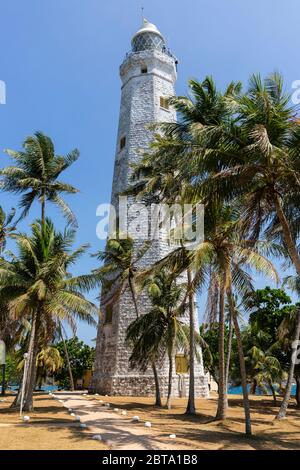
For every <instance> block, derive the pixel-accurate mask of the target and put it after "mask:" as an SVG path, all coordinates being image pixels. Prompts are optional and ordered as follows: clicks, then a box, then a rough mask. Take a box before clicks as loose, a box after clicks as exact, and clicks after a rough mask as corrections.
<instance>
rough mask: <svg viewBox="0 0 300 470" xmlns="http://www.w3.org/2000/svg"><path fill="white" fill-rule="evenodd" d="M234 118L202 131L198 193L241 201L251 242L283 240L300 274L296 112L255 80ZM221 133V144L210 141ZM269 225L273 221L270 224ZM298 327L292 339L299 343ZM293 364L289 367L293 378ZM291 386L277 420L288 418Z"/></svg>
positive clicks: (232, 103) (236, 102) (278, 89)
mask: <svg viewBox="0 0 300 470" xmlns="http://www.w3.org/2000/svg"><path fill="white" fill-rule="evenodd" d="M228 103H229V109H230V110H231V116H230V119H228V120H227V122H226V121H224V122H223V125H222V129H221V130H220V126H218V127H216V128H213V129H212V128H211V127H210V128H209V127H207V128H206V129H202V131H201V136H199V135H198V140H197V142H194V144H195V145H198V147H199V152H201V154H202V155H205V156H204V158H202V160H201V165H199V166H198V169H199V167H200V168H201V174H202V175H205V177H204V178H202V180H201V182H200V185H199V187H198V191H199V190H200V187H201V190H202V194H203V193H205V194H206V197H209V195H211V194H215V193H217V194H218V195H219V197H221V198H223V199H225V200H227V201H229V200H231V201H232V200H233V199H235V198H236V197H239V198H242V203H243V207H244V213H243V220H244V222H245V227H247V229H248V230H249V238H250V239H252V240H255V239H257V238H258V236H259V234H260V233H261V232H262V231H264V230H265V229H266V233H267V234H268V235H269V236H273V237H275V238H277V239H280V240H281V243H282V245H283V246H284V247H285V248H286V250H287V253H288V256H289V258H290V260H291V262H292V263H293V265H294V267H295V270H296V272H297V275H298V276H299V275H300V256H299V252H298V249H297V239H298V237H299V224H297V221H298V220H299V210H298V207H299V206H298V199H299V188H300V179H299V165H300V160H299V155H300V154H299V145H300V125H299V122H298V121H297V119H296V110H295V109H293V108H292V107H291V106H290V105H289V96H287V95H285V94H284V92H283V80H282V78H281V77H280V76H279V75H278V74H274V75H272V76H270V77H268V78H266V79H265V80H264V81H263V80H262V79H261V77H260V76H256V75H254V76H252V77H251V79H250V84H249V87H248V90H247V92H246V93H244V94H236V95H235V96H232V97H231V99H230V100H229V101H228ZM216 133H219V137H220V138H219V141H218V144H217V145H215V142H213V144H214V145H211V142H210V140H211V139H210V136H211V135H212V134H214V135H215V134H216ZM270 221H271V222H270ZM299 332H300V315H299V325H298V324H297V326H296V328H295V336H294V338H295V339H296V337H297V340H299ZM292 369H293V364H292V361H291V364H290V375H291V374H292ZM290 387H291V382H289V386H288V387H287V390H286V397H285V400H284V401H283V403H282V407H281V410H280V412H279V414H278V418H282V417H284V416H285V413H286V403H287V401H288V399H289V395H290V391H291V390H290Z"/></svg>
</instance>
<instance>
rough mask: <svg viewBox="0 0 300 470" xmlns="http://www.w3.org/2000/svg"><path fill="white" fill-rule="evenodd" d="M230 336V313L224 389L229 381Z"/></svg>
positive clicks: (231, 322)
mask: <svg viewBox="0 0 300 470" xmlns="http://www.w3.org/2000/svg"><path fill="white" fill-rule="evenodd" d="M232 336H233V321H232V318H231V315H229V332H228V348H227V358H226V372H225V376H226V390H228V382H229V370H230V359H231V351H232Z"/></svg>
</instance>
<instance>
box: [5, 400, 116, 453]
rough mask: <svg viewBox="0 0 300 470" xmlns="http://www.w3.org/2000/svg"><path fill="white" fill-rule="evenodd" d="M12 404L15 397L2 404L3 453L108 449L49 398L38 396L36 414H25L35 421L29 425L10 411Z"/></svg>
mask: <svg viewBox="0 0 300 470" xmlns="http://www.w3.org/2000/svg"><path fill="white" fill-rule="evenodd" d="M2 399H3V398H2V397H0V400H2ZM12 401H13V397H12V396H9V397H5V402H1V401H0V449H1V450H4V449H9V450H14V449H21V450H29V449H47V450H54V449H55V450H79V449H86V450H103V449H107V447H106V446H105V445H104V444H103V443H102V442H99V441H94V440H92V439H91V436H92V434H91V433H90V431H89V430H84V429H80V427H79V423H78V422H75V421H74V418H72V417H71V416H70V415H69V413H68V412H67V410H66V409H65V408H63V406H62V405H61V404H60V403H59V402H57V401H55V400H53V399H49V397H48V395H37V396H35V398H34V406H35V411H34V412H32V413H25V414H28V415H29V416H30V418H31V419H30V423H29V424H23V422H22V420H21V419H20V417H19V413H18V412H16V411H13V410H11V409H9V408H8V407H9V405H10V403H11V402H12Z"/></svg>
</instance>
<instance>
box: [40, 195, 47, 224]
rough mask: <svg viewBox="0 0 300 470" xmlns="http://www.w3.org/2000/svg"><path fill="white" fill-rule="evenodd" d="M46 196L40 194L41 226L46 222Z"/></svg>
mask: <svg viewBox="0 0 300 470" xmlns="http://www.w3.org/2000/svg"><path fill="white" fill-rule="evenodd" d="M45 213H46V196H45V193H43V194H42V196H41V221H42V225H44V224H45V220H46V215H45Z"/></svg>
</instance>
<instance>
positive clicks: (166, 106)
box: [160, 96, 169, 109]
mask: <svg viewBox="0 0 300 470" xmlns="http://www.w3.org/2000/svg"><path fill="white" fill-rule="evenodd" d="M160 107H161V108H164V109H169V100H168V98H165V97H163V96H161V97H160Z"/></svg>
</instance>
